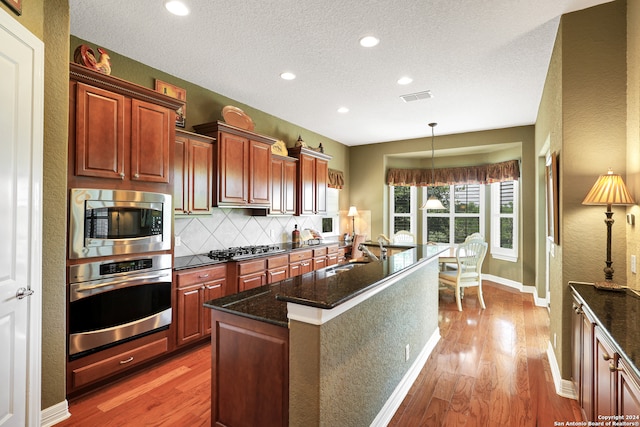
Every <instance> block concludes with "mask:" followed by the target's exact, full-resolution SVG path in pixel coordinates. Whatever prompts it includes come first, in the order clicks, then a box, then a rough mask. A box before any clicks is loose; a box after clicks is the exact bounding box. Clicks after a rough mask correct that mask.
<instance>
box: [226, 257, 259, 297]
mask: <svg viewBox="0 0 640 427" xmlns="http://www.w3.org/2000/svg"><path fill="white" fill-rule="evenodd" d="M232 265H233V266H234V267H235V271H236V274H237V278H238V279H237V280H238V292H242V291H246V290H247V289H253V288H257V287H259V286H262V285H266V284H267V260H266V258H258V259H252V260H249V261H238V262H236V263H233V264H232Z"/></svg>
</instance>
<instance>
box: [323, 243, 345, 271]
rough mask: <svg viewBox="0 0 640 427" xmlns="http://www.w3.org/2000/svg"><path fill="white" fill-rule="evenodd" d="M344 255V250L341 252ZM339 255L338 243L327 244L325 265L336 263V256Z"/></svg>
mask: <svg viewBox="0 0 640 427" xmlns="http://www.w3.org/2000/svg"><path fill="white" fill-rule="evenodd" d="M342 256H343V257H344V251H343V252H342ZM339 257H340V254H339V248H338V245H329V246H327V267H329V266H330V265H336V264H338V258H339Z"/></svg>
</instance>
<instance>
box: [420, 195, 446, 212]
mask: <svg viewBox="0 0 640 427" xmlns="http://www.w3.org/2000/svg"><path fill="white" fill-rule="evenodd" d="M425 209H445V207H444V206H443V205H442V202H441V201H440V199H438V198H437V197H436V196H431V197H429V198H428V199H427V201H426V202H424V204H423V205H422V206H420V210H425Z"/></svg>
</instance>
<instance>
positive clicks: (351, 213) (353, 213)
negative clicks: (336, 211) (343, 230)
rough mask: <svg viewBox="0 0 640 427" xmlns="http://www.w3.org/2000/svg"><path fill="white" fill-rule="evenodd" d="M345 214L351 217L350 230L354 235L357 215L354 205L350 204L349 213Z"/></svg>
mask: <svg viewBox="0 0 640 427" xmlns="http://www.w3.org/2000/svg"><path fill="white" fill-rule="evenodd" d="M347 216H350V217H351V232H352V233H353V237H355V236H356V217H357V216H358V210H357V209H356V207H355V206H351V207H350V208H349V213H347Z"/></svg>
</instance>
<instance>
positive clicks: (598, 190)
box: [582, 169, 635, 284]
mask: <svg viewBox="0 0 640 427" xmlns="http://www.w3.org/2000/svg"><path fill="white" fill-rule="evenodd" d="M634 203H635V202H634V200H633V197H631V194H630V193H629V190H628V189H627V186H626V185H624V181H623V180H622V177H621V176H620V175H617V174H614V173H613V171H612V170H611V169H609V172H608V173H607V174H606V175H600V178H598V180H597V181H596V183H595V184H593V187H592V188H591V191H589V193H588V194H587V196H586V197H585V198H584V200H583V201H582V204H583V205H606V206H607V210H606V212H605V215H606V219H605V220H604V222H605V224H606V225H607V260H606V261H605V264H606V267H605V268H604V278H605V281H606V282H609V283H612V282H613V267H611V264H613V262H612V261H611V226H612V225H613V218H612V216H613V212H612V211H611V206H612V205H617V206H624V205H633V204H634ZM596 284H597V283H596Z"/></svg>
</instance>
